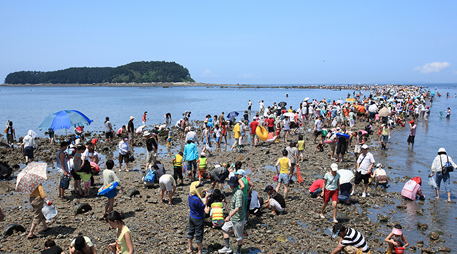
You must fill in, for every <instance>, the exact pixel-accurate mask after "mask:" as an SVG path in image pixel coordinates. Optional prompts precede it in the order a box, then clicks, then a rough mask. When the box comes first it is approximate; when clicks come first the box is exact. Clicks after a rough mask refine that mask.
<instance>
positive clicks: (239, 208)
mask: <svg viewBox="0 0 457 254" xmlns="http://www.w3.org/2000/svg"><path fill="white" fill-rule="evenodd" d="M228 185H229V186H230V189H231V190H232V198H231V200H230V212H229V214H228V216H227V217H226V218H225V223H224V226H222V233H223V236H224V241H225V246H224V247H223V248H222V249H220V250H219V253H232V249H231V248H230V238H229V237H230V235H229V233H230V231H231V230H233V232H234V233H235V238H236V241H237V243H238V245H237V251H236V253H237V254H241V246H242V245H243V239H244V236H243V231H244V224H245V220H246V205H247V204H246V203H245V199H244V194H243V191H242V190H241V189H240V188H238V178H237V177H231V178H230V179H229V181H228Z"/></svg>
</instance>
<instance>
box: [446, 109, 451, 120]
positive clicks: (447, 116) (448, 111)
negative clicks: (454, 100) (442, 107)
mask: <svg viewBox="0 0 457 254" xmlns="http://www.w3.org/2000/svg"><path fill="white" fill-rule="evenodd" d="M450 118H451V108H447V110H446V119H450Z"/></svg>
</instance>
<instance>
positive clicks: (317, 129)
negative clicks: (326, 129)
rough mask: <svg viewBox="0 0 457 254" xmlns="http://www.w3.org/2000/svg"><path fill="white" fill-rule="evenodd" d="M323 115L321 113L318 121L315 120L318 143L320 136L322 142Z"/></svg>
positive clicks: (315, 135) (315, 134)
mask: <svg viewBox="0 0 457 254" xmlns="http://www.w3.org/2000/svg"><path fill="white" fill-rule="evenodd" d="M322 119H323V117H322V115H320V116H319V117H318V118H317V119H316V121H315V122H314V143H316V139H317V137H319V138H320V141H321V142H322V135H321V132H322Z"/></svg>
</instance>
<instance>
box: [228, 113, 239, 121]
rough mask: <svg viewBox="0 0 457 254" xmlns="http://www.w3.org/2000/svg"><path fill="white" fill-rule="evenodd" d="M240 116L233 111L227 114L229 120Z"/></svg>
mask: <svg viewBox="0 0 457 254" xmlns="http://www.w3.org/2000/svg"><path fill="white" fill-rule="evenodd" d="M238 115H239V114H238V112H236V111H232V112H230V113H228V114H227V118H228V119H233V118H235V117H237V116H238Z"/></svg>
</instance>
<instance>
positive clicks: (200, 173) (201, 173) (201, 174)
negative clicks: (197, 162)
mask: <svg viewBox="0 0 457 254" xmlns="http://www.w3.org/2000/svg"><path fill="white" fill-rule="evenodd" d="M205 172H206V169H204V170H200V169H199V170H198V177H203V175H204V174H205Z"/></svg>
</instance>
